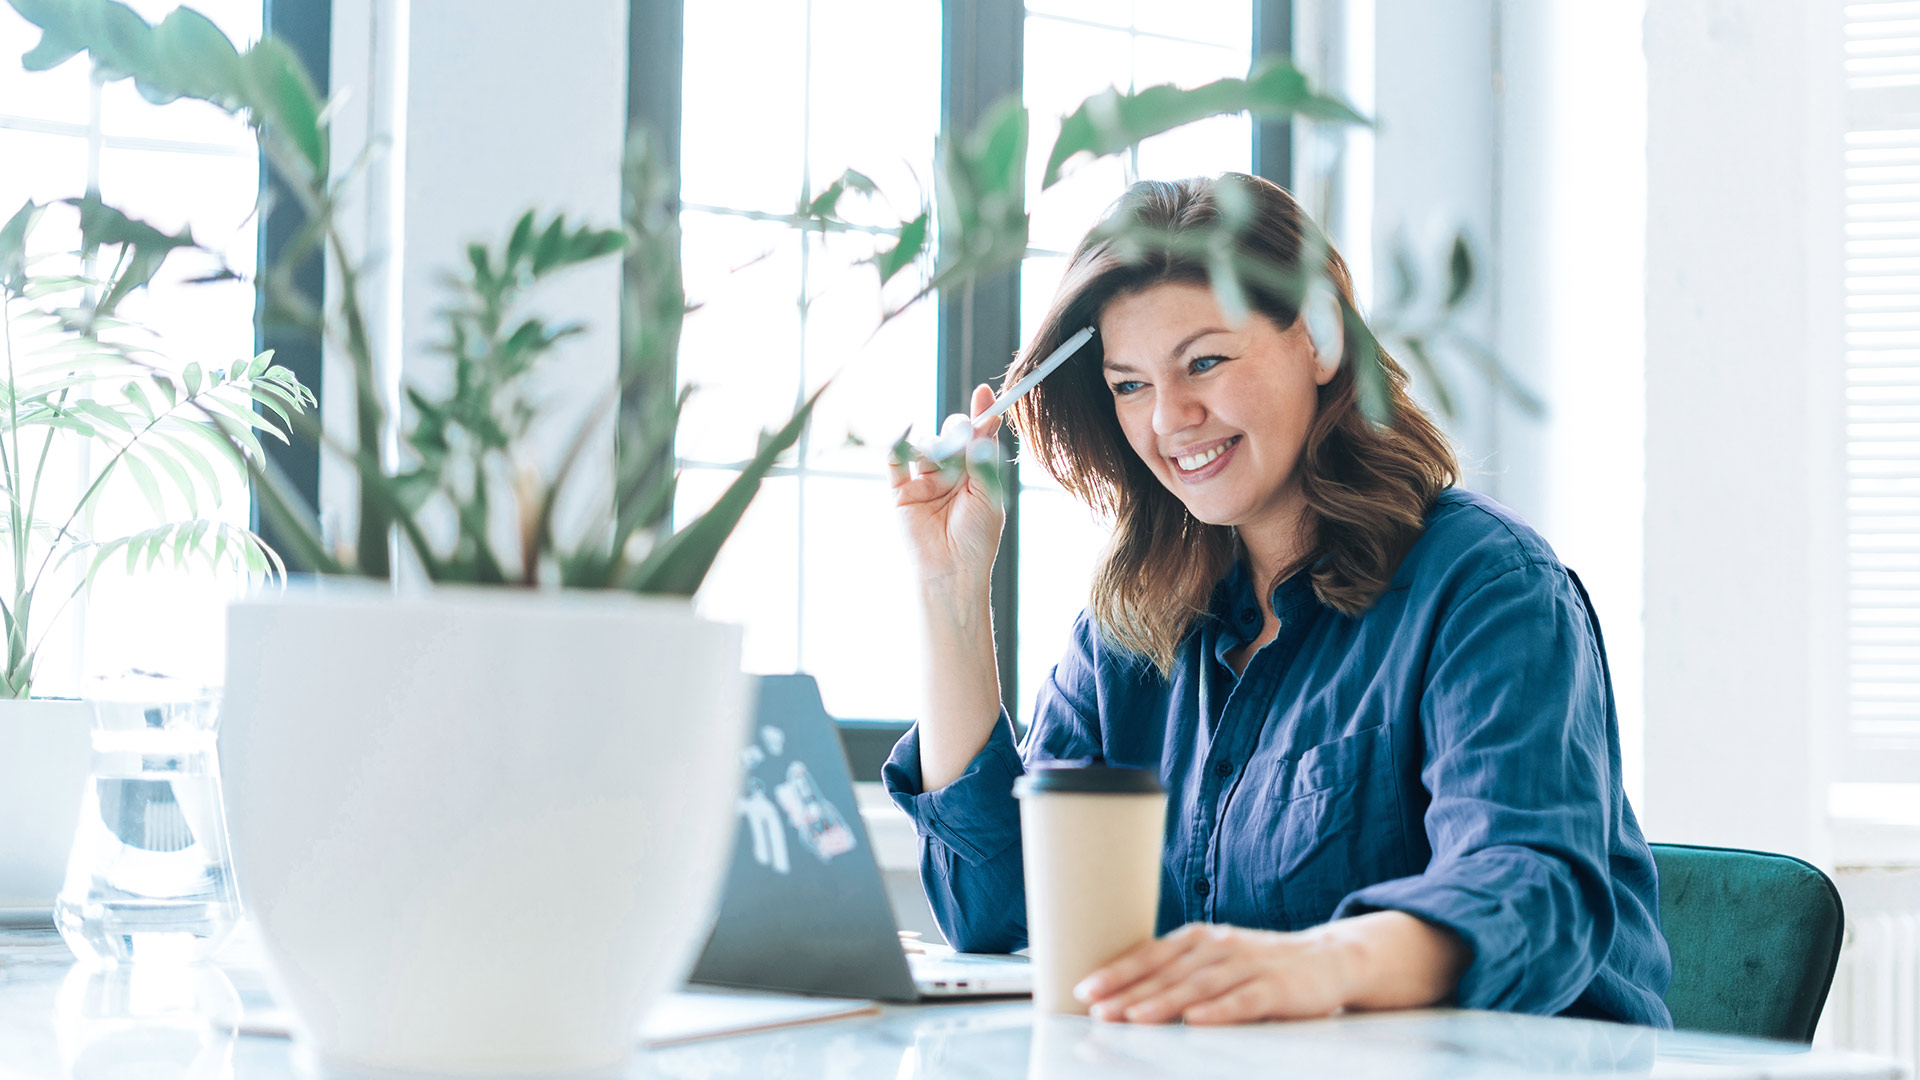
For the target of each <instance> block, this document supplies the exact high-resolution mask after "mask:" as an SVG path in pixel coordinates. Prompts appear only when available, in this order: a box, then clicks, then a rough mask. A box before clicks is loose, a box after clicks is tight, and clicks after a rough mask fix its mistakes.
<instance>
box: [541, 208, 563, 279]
mask: <svg viewBox="0 0 1920 1080" xmlns="http://www.w3.org/2000/svg"><path fill="white" fill-rule="evenodd" d="M566 250H567V219H566V218H565V217H563V216H555V217H554V219H553V221H551V222H549V223H548V225H547V228H546V231H544V232H542V233H541V234H540V243H539V244H538V245H537V246H535V247H534V249H533V276H534V277H539V276H540V275H541V274H544V273H546V272H547V271H548V270H549V269H551V268H552V267H553V266H554V264H555V263H558V262H559V261H560V256H561V254H562V253H564V252H565V251H566Z"/></svg>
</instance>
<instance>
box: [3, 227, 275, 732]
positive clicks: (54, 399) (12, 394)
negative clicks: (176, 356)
mask: <svg viewBox="0 0 1920 1080" xmlns="http://www.w3.org/2000/svg"><path fill="white" fill-rule="evenodd" d="M67 203H68V205H69V206H70V207H71V208H72V209H74V210H77V211H78V214H79V218H80V234H81V240H82V248H83V250H82V251H80V252H74V253H62V254H59V255H42V256H39V257H35V256H33V255H32V254H30V252H31V251H32V250H33V244H32V233H33V229H34V226H35V224H36V223H37V222H38V221H39V220H40V219H41V216H42V213H43V211H44V210H45V209H46V207H43V206H40V205H37V204H34V203H32V202H29V203H27V204H26V205H25V206H23V207H21V208H20V210H19V211H18V212H16V213H15V214H14V215H13V216H12V217H11V218H9V219H8V220H7V222H6V223H5V224H4V225H3V226H0V349H3V350H4V352H3V355H0V358H3V359H4V360H5V364H6V368H5V376H6V378H5V381H4V382H0V500H4V515H3V520H0V526H3V527H4V528H3V531H0V549H3V550H4V552H5V555H6V563H5V573H4V576H0V582H3V583H4V587H0V620H4V628H5V632H6V641H7V645H6V661H5V664H6V666H5V669H4V670H3V671H0V697H24V696H26V695H27V694H28V693H29V692H30V691H31V689H32V685H33V675H34V664H35V659H36V657H37V655H38V653H39V649H40V645H41V643H42V642H44V641H45V640H46V638H47V633H48V631H49V629H50V628H51V627H52V626H53V624H54V623H56V622H57V621H58V620H59V617H60V615H61V614H62V613H63V612H64V611H65V609H66V607H67V605H68V604H69V603H71V602H72V600H73V599H74V598H75V597H76V596H77V595H78V594H79V593H80V591H81V590H83V589H85V588H86V587H87V586H88V585H89V584H90V583H91V582H92V581H93V579H94V577H95V575H97V574H98V572H99V571H100V570H101V568H102V567H104V566H106V565H108V564H109V562H110V561H111V560H114V559H124V561H125V565H126V566H127V568H128V569H129V570H137V569H142V568H151V567H154V566H156V565H160V564H165V565H169V566H179V565H187V564H189V563H191V562H193V561H195V560H199V561H202V562H204V563H206V565H208V566H209V567H210V568H212V567H219V566H226V567H229V568H232V569H234V570H237V571H240V572H246V573H257V574H268V575H271V574H278V573H280V572H281V571H282V568H281V565H280V559H279V556H278V555H276V554H275V553H274V552H273V551H272V550H271V549H269V548H268V547H267V546H266V545H265V544H264V543H263V542H262V541H261V540H260V538H259V537H257V536H255V535H254V534H253V533H252V532H250V531H248V530H246V529H244V528H240V527H238V526H235V525H233V524H230V523H228V522H225V521H222V520H219V519H218V518H216V517H212V516H209V515H208V513H207V512H209V511H211V510H214V509H216V508H217V507H218V505H219V500H220V495H221V490H222V484H221V481H220V476H219V474H218V472H217V471H216V470H217V467H218V466H220V465H222V464H225V463H231V464H232V465H236V466H240V467H243V468H244V467H245V466H246V465H247V463H248V460H249V459H254V460H264V457H265V454H264V451H263V449H262V447H261V445H260V442H259V439H258V437H257V436H256V435H255V432H256V431H262V432H266V433H268V434H270V435H272V436H274V437H276V438H280V439H283V440H284V439H285V438H286V437H287V433H286V431H285V430H284V425H285V424H286V423H288V422H289V418H290V417H291V416H293V415H296V414H300V413H302V412H304V411H305V410H306V409H307V408H309V407H311V406H312V404H313V396H312V394H310V393H309V392H308V391H307V389H306V387H304V386H302V385H300V382H299V380H298V379H296V378H294V376H293V374H292V373H291V372H289V371H287V370H286V369H285V368H280V367H275V366H274V365H273V363H272V356H271V355H270V354H262V355H260V356H256V357H247V358H241V359H238V360H235V361H233V362H232V363H231V364H229V365H226V366H224V367H203V366H202V365H201V364H199V363H189V364H187V365H186V367H185V368H184V369H183V370H182V371H180V372H179V373H178V374H174V373H172V372H170V371H167V370H164V369H162V368H161V367H159V366H156V364H155V362H154V358H153V356H152V354H151V353H149V352H148V351H146V350H144V349H142V348H140V347H138V346H137V345H135V344H132V342H134V341H135V340H136V339H137V328H135V327H132V326H130V325H129V324H127V323H125V322H123V321H121V320H120V319H119V318H118V316H117V315H116V310H117V308H118V306H119V304H120V302H121V301H122V300H124V299H125V298H126V297H127V296H128V295H130V294H131V293H132V292H133V291H134V290H136V289H139V288H141V287H143V286H145V284H146V283H147V282H149V281H151V280H152V278H153V276H154V274H155V273H157V272H158V271H159V269H160V267H161V265H162V264H163V263H164V262H165V260H166V258H167V256H168V255H169V254H171V253H172V252H174V251H176V250H179V249H181V248H186V247H190V246H192V243H193V241H192V238H191V237H190V236H189V235H187V234H185V233H181V234H179V235H169V234H166V233H163V232H161V231H159V230H157V229H154V228H152V227H151V226H148V225H145V224H143V223H141V222H138V221H134V220H132V219H130V218H127V217H126V216H124V215H122V214H120V213H119V212H118V211H116V210H113V209H112V208H110V207H106V206H104V205H103V204H101V203H100V202H99V200H98V199H96V198H82V199H72V200H67ZM75 262H78V263H80V264H81V265H83V266H84V265H98V266H107V267H109V269H108V270H107V272H106V273H105V274H104V275H101V276H97V277H90V276H85V275H80V274H73V273H57V272H54V271H53V270H52V269H49V268H50V267H54V266H57V265H61V264H73V263H75ZM255 403H259V404H260V405H261V406H262V407H263V408H266V409H267V410H269V412H270V413H271V414H272V415H271V417H263V416H261V415H259V414H256V413H255V412H254V405H255ZM276 418H277V420H278V421H279V422H278V423H276V422H275V419H276ZM77 443H84V444H86V445H87V447H88V448H89V450H90V454H89V455H88V457H89V458H90V459H91V461H92V465H91V467H90V468H89V469H88V471H87V476H86V477H85V479H84V480H83V481H82V483H81V485H80V489H79V492H80V493H79V494H78V496H76V497H70V498H62V497H61V496H63V495H67V494H68V489H67V488H66V483H65V482H66V481H67V479H68V478H67V477H65V476H59V475H55V476H49V475H48V464H49V461H50V460H53V459H54V458H56V457H58V456H59V455H60V454H61V452H62V451H63V450H64V449H66V448H67V447H68V446H71V445H74V444H77ZM122 476H124V477H126V478H127V479H128V481H130V482H131V483H132V485H133V486H134V487H135V488H137V489H138V490H139V491H140V493H141V495H142V496H143V497H144V498H145V500H146V502H147V504H148V507H149V509H150V510H151V512H152V517H151V519H150V521H151V522H153V524H151V525H149V526H148V527H146V528H143V529H139V530H137V531H134V532H132V533H126V534H109V535H102V534H100V533H98V532H96V531H95V528H94V526H95V523H96V514H95V511H96V510H97V509H98V507H99V505H100V503H101V500H102V497H103V496H104V495H105V493H106V492H107V491H108V490H110V486H109V485H110V482H112V481H114V480H115V479H116V478H119V477H122ZM174 502H177V503H179V504H183V505H184V506H185V507H186V509H187V516H186V517H185V518H176V517H175V516H174V515H173V514H172V512H171V509H170V503H174ZM76 564H77V566H76ZM49 603H51V604H52V607H51V608H50V609H49V606H48V605H49Z"/></svg>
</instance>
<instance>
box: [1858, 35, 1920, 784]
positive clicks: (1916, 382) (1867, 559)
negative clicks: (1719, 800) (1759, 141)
mask: <svg viewBox="0 0 1920 1080" xmlns="http://www.w3.org/2000/svg"><path fill="white" fill-rule="evenodd" d="M1845 20H1846V54H1845V64H1846V110H1847V122H1846V140H1845V146H1844V151H1843V153H1844V168H1845V199H1846V226H1845V227H1846V238H1845V295H1846V380H1847V387H1846V391H1847V392H1846V401H1847V404H1846V439H1847V446H1846V462H1847V489H1846V499H1847V507H1846V514H1847V518H1846V521H1847V549H1848V550H1847V560H1848V562H1847V587H1848V604H1847V622H1848V626H1847V633H1848V657H1847V699H1848V718H1847V719H1848V723H1849V732H1848V734H1849V738H1848V739H1847V740H1846V747H1847V750H1846V760H1845V761H1844V762H1843V763H1842V769H1841V771H1842V773H1843V774H1844V776H1845V778H1846V779H1847V780H1851V781H1856V782H1889V781H1902V780H1910V779H1911V778H1913V777H1914V776H1915V775H1920V3H1913V2H1896V3H1859V4H1849V5H1847V6H1846V7H1845Z"/></svg>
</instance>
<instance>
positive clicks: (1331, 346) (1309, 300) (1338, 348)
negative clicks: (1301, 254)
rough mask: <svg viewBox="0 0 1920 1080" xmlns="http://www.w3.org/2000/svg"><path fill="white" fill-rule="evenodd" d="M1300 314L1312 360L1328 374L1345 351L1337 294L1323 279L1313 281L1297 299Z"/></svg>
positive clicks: (1343, 328)
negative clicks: (1299, 298) (1310, 347)
mask: <svg viewBox="0 0 1920 1080" xmlns="http://www.w3.org/2000/svg"><path fill="white" fill-rule="evenodd" d="M1300 318H1301V320H1302V321H1303V322H1305V323H1306V325H1307V340H1308V341H1309V342H1311V343H1312V345H1313V360H1314V363H1316V364H1318V365H1319V366H1320V370H1321V371H1323V372H1325V373H1327V374H1328V375H1331V374H1332V373H1333V372H1334V371H1336V370H1338V369H1339V367H1340V357H1341V355H1342V354H1344V353H1345V352H1346V344H1347V328H1346V323H1345V320H1344V319H1342V318H1341V312H1340V297H1339V296H1338V295H1337V294H1335V293H1334V291H1333V289H1332V287H1331V286H1329V285H1328V284H1327V283H1326V282H1325V281H1315V282H1314V283H1313V284H1312V285H1311V286H1310V287H1309V288H1308V289H1307V295H1306V296H1305V297H1304V298H1303V299H1302V300H1301V301H1300Z"/></svg>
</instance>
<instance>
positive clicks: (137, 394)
mask: <svg viewBox="0 0 1920 1080" xmlns="http://www.w3.org/2000/svg"><path fill="white" fill-rule="evenodd" d="M120 392H121V393H123V394H125V395H126V396H127V402H128V403H129V404H131V405H132V406H133V407H134V408H136V409H139V410H140V411H141V413H143V414H145V416H146V418H147V419H148V420H149V421H151V420H152V419H153V417H154V411H153V403H152V402H150V401H148V400H147V393H146V391H144V390H142V389H140V384H139V383H137V382H130V383H128V384H127V385H125V386H123V387H121V388H120Z"/></svg>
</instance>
